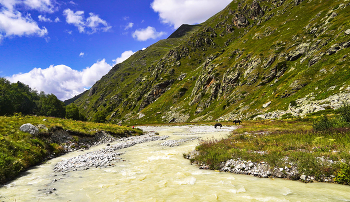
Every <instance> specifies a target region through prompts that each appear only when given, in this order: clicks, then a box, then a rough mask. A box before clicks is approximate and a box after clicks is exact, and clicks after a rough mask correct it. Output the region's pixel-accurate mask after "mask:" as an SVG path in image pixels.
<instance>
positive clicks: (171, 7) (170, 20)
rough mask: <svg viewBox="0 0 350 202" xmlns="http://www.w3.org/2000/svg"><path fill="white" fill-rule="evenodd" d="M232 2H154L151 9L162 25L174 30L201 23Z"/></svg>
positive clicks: (181, 0) (173, 0) (157, 0)
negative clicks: (168, 25)
mask: <svg viewBox="0 0 350 202" xmlns="http://www.w3.org/2000/svg"><path fill="white" fill-rule="evenodd" d="M231 1H232V0H215V1H213V0H154V1H153V2H152V3H151V7H152V9H153V10H154V11H155V12H157V13H158V14H159V17H160V19H161V20H162V22H163V23H166V24H170V25H173V26H174V28H175V29H176V28H178V27H180V26H181V25H182V24H196V23H202V22H204V21H205V20H207V19H208V18H209V17H211V16H213V15H214V14H216V13H217V12H219V11H221V10H222V9H223V8H225V6H227V5H228V4H229V3H230V2H231Z"/></svg>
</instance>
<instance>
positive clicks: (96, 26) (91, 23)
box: [86, 13, 112, 33]
mask: <svg viewBox="0 0 350 202" xmlns="http://www.w3.org/2000/svg"><path fill="white" fill-rule="evenodd" d="M89 14H90V17H89V18H88V19H87V20H86V26H87V27H90V28H91V29H92V33H95V32H96V31H98V30H103V31H104V32H106V31H108V30H109V29H111V28H112V27H111V26H108V23H107V22H106V21H105V20H102V19H101V18H99V17H98V15H95V14H93V13H89ZM100 25H102V26H100Z"/></svg>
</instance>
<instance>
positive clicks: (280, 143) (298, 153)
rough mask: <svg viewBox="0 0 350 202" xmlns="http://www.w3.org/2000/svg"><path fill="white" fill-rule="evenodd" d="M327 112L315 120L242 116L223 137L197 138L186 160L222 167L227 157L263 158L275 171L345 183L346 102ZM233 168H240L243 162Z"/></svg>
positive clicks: (348, 176) (349, 156) (349, 175)
mask: <svg viewBox="0 0 350 202" xmlns="http://www.w3.org/2000/svg"><path fill="white" fill-rule="evenodd" d="M328 116H329V117H328ZM328 116H327V115H323V116H321V117H319V118H316V119H314V121H312V118H310V117H309V118H308V119H299V120H275V121H271V120H270V121H267V120H265V121H249V122H245V123H244V124H243V127H242V128H239V129H238V130H236V131H234V132H232V134H231V135H230V137H229V138H227V139H223V140H204V141H202V142H201V144H200V145H199V146H197V147H196V151H197V155H195V156H192V157H191V161H192V162H196V163H197V164H199V165H202V167H204V168H210V169H215V170H222V168H224V167H225V162H228V161H229V160H230V159H234V160H239V161H245V162H253V163H260V162H264V163H265V164H267V165H268V166H269V167H270V168H271V169H270V170H271V172H270V173H271V174H272V173H273V170H274V169H275V170H276V169H277V170H279V169H280V170H281V173H280V174H279V176H278V177H284V178H290V179H295V180H298V179H301V180H302V181H305V182H308V181H312V180H316V181H328V182H336V183H340V184H348V185H349V184H350V164H349V163H350V152H349V151H350V106H349V105H345V106H343V107H342V108H340V109H339V110H337V111H334V112H333V114H331V115H328ZM185 156H186V155H185ZM203 165H204V166H203ZM251 165H253V164H251ZM292 167H294V168H295V169H296V172H295V173H294V174H293V175H289V176H288V175H287V174H286V170H291V169H292ZM226 170H230V168H229V169H226ZM236 170H237V169H236ZM238 170H239V171H240V170H242V171H244V170H245V167H240V168H238ZM239 173H241V172H239ZM242 173H244V172H242ZM265 177H268V175H266V176H265ZM270 177H276V176H274V175H270ZM307 177H309V178H307Z"/></svg>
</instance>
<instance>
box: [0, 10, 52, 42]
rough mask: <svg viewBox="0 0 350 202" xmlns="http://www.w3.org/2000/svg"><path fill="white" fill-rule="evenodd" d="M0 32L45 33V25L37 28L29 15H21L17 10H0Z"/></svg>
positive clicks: (15, 33) (10, 34)
mask: <svg viewBox="0 0 350 202" xmlns="http://www.w3.org/2000/svg"><path fill="white" fill-rule="evenodd" d="M0 33H1V35H3V36H6V37H7V36H23V35H25V36H29V35H38V36H44V35H46V34H47V33H48V32H47V29H46V28H45V27H43V28H39V26H38V24H37V23H36V22H35V21H34V20H33V19H32V18H31V17H30V15H27V16H22V14H21V13H20V12H18V11H14V10H13V11H10V10H2V12H0Z"/></svg>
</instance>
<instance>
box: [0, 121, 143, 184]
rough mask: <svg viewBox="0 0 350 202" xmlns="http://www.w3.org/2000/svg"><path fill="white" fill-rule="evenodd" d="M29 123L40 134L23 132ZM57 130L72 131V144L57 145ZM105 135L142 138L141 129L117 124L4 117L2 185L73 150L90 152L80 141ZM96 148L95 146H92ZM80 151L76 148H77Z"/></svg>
mask: <svg viewBox="0 0 350 202" xmlns="http://www.w3.org/2000/svg"><path fill="white" fill-rule="evenodd" d="M26 123H31V124H33V125H36V126H39V134H37V135H35V136H34V135H31V134H29V133H25V132H22V131H20V130H19V128H20V126H21V125H23V124H26ZM56 129H61V130H63V131H66V132H67V131H68V133H69V134H70V136H71V138H69V141H68V142H61V141H55V140H53V139H52V138H51V137H52V136H53V135H52V134H53V132H54V131H55V130H56ZM102 131H105V132H106V133H108V134H111V135H112V136H114V137H125V136H131V135H139V134H142V131H141V130H139V129H131V128H130V127H122V126H117V125H114V124H103V123H92V122H82V121H74V120H71V119H60V118H54V117H43V116H21V115H18V114H15V115H13V116H10V117H5V116H0V184H3V183H5V182H8V181H9V180H12V179H14V178H15V177H17V176H18V175H19V174H20V173H21V172H23V171H25V170H27V169H28V168H30V167H32V166H35V165H38V164H40V163H42V162H43V161H45V160H46V159H48V158H49V157H55V156H57V155H60V154H63V153H65V152H66V150H65V148H67V147H66V146H67V144H68V143H69V144H70V148H69V149H79V148H88V146H89V144H82V147H78V145H79V144H80V140H83V139H89V137H92V138H93V137H94V136H96V135H97V134H98V133H99V132H102ZM92 144H93V142H92ZM75 147H76V148H75Z"/></svg>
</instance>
